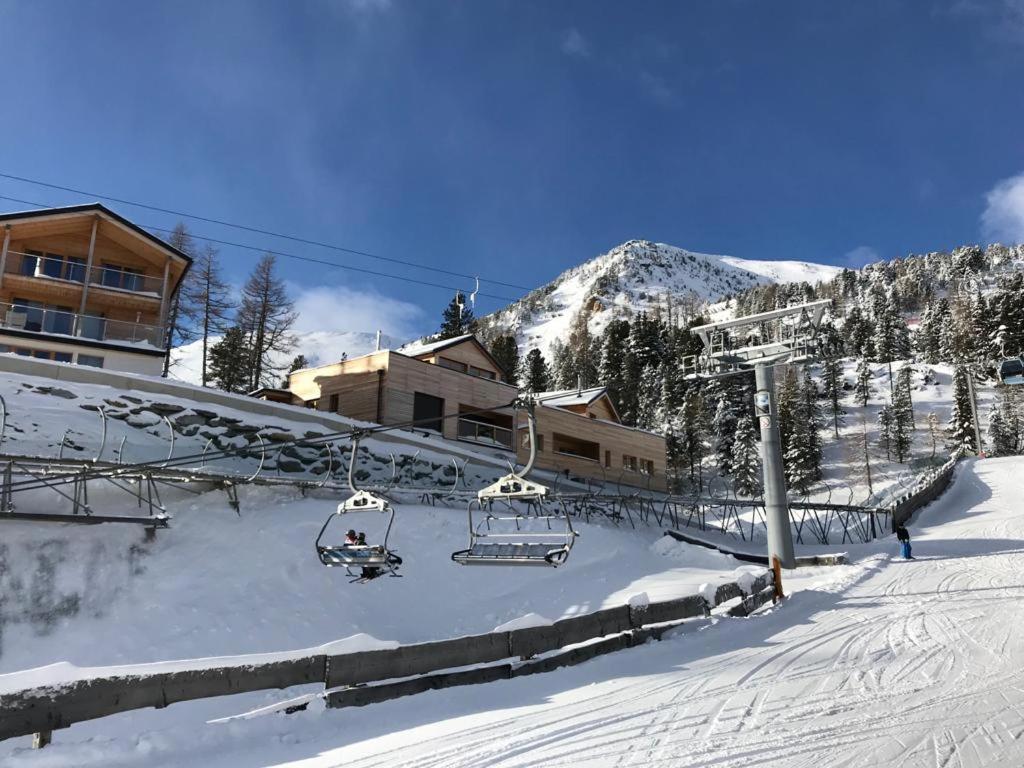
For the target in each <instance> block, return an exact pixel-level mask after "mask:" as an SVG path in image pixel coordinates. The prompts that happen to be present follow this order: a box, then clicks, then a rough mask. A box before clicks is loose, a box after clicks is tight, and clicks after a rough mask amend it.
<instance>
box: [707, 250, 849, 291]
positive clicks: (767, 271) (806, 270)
mask: <svg viewBox="0 0 1024 768" xmlns="http://www.w3.org/2000/svg"><path fill="white" fill-rule="evenodd" d="M719 258H720V259H721V260H722V261H723V262H724V263H726V264H729V265H731V266H734V267H736V268H738V269H745V270H746V271H747V272H753V273H754V274H755V275H761V276H762V277H765V278H767V279H768V280H769V281H771V282H773V283H810V284H811V285H814V284H815V283H822V282H826V283H827V282H828V281H829V280H832V279H833V278H834V277H835V276H836V275H838V274H839V273H840V272H842V271H843V270H842V267H833V266H831V265H828V264H812V263H811V262H808V261H759V260H757V259H738V258H736V257H735V256H720V257H719Z"/></svg>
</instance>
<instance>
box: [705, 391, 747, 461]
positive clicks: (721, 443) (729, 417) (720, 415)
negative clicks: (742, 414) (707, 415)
mask: <svg viewBox="0 0 1024 768" xmlns="http://www.w3.org/2000/svg"><path fill="white" fill-rule="evenodd" d="M712 381H715V380H712ZM715 384H718V382H717V381H715ZM715 390H717V391H715ZM705 398H706V399H707V400H708V401H709V402H712V403H715V412H714V415H713V416H712V417H711V444H712V446H713V448H714V452H715V463H716V464H717V465H718V472H719V474H722V475H730V474H732V445H733V443H734V442H735V440H736V429H737V425H738V422H739V418H738V416H737V413H736V409H735V408H734V406H733V403H732V401H731V400H730V399H729V397H728V396H727V395H726V393H725V391H724V390H723V388H722V387H721V386H716V387H714V389H713V390H712V391H709V392H708V393H707V394H706V395H705Z"/></svg>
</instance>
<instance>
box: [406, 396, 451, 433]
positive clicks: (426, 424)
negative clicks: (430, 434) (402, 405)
mask: <svg viewBox="0 0 1024 768" xmlns="http://www.w3.org/2000/svg"><path fill="white" fill-rule="evenodd" d="M443 416H444V398H442V397H434V396H433V395H427V394H424V393H423V392H414V393H413V396H412V420H413V421H415V422H416V428H417V429H432V430H434V431H435V432H443V431H444V422H443V420H442V417H443Z"/></svg>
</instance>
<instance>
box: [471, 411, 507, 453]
mask: <svg viewBox="0 0 1024 768" xmlns="http://www.w3.org/2000/svg"><path fill="white" fill-rule="evenodd" d="M458 438H459V439H460V440H469V441H471V442H474V443H479V444H481V445H490V446H494V447H495V448H504V449H505V450H507V451H511V450H512V430H511V429H509V428H507V427H499V426H497V425H496V424H488V423H486V422H483V421H476V420H475V419H467V418H459V420H458Z"/></svg>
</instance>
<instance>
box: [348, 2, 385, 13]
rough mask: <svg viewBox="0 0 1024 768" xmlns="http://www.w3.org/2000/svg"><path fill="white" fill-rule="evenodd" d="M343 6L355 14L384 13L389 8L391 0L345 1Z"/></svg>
mask: <svg viewBox="0 0 1024 768" xmlns="http://www.w3.org/2000/svg"><path fill="white" fill-rule="evenodd" d="M345 5H347V6H348V7H349V8H351V9H352V10H353V11H357V12H361V11H367V12H373V11H386V10H388V9H389V8H391V0H345Z"/></svg>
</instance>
